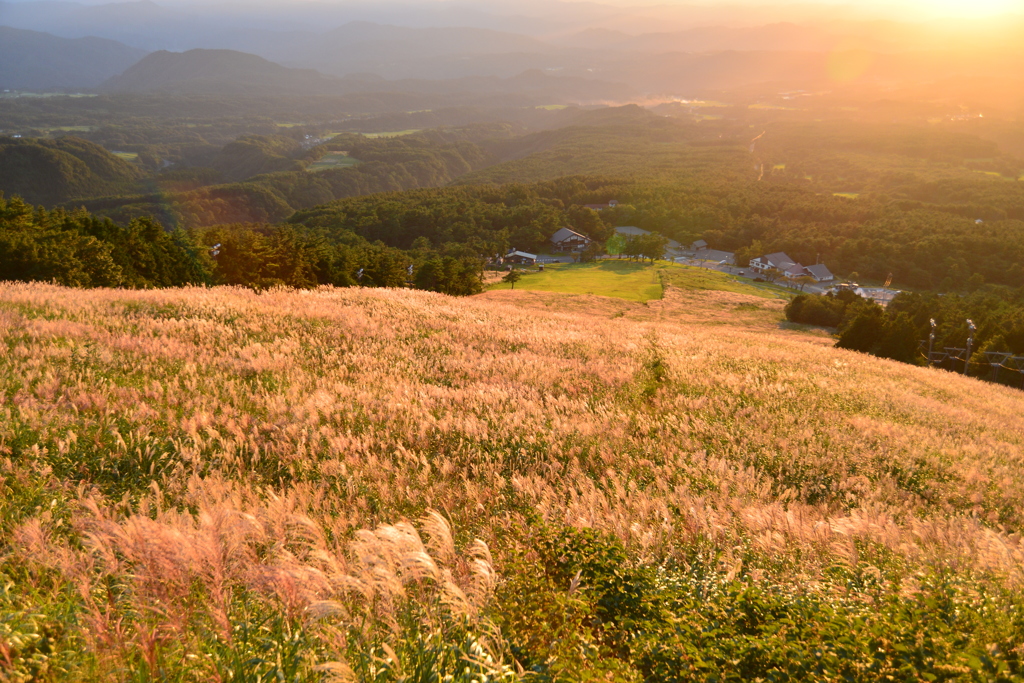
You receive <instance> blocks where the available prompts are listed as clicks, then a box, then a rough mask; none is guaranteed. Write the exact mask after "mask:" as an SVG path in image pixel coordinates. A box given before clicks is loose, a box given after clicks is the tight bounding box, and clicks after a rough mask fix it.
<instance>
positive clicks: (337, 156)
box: [306, 152, 359, 171]
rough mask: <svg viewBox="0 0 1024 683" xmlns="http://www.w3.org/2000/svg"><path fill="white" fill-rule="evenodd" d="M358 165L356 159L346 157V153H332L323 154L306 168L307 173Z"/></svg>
mask: <svg viewBox="0 0 1024 683" xmlns="http://www.w3.org/2000/svg"><path fill="white" fill-rule="evenodd" d="M358 163H359V160H358V159H353V158H352V157H350V156H349V155H348V153H347V152H332V153H330V154H325V155H323V156H322V157H320V158H319V159H317V160H316V161H314V162H313V163H311V164H310V165H309V166H307V167H306V170H307V171H323V170H325V169H328V168H344V167H346V166H355V165H356V164H358Z"/></svg>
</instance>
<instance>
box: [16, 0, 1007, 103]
mask: <svg viewBox="0 0 1024 683" xmlns="http://www.w3.org/2000/svg"><path fill="white" fill-rule="evenodd" d="M466 3H468V4H460V5H459V6H458V7H456V6H454V5H450V4H449V3H429V4H420V5H415V6H413V5H408V6H406V5H399V4H394V5H393V4H391V3H376V4H375V3H372V2H363V3H360V2H358V1H354V2H352V3H297V4H289V5H287V6H286V5H280V6H275V7H274V8H271V7H270V6H266V7H264V6H260V7H254V8H252V9H251V11H250V14H245V13H244V12H243V10H240V9H237V8H235V9H232V8H231V7H228V6H226V5H217V4H212V5H209V6H198V5H194V6H185V5H181V6H175V7H164V6H161V5H159V4H157V3H155V2H152V1H150V0H143V1H141V2H127V3H120V4H103V5H83V4H79V3H76V2H58V1H53V0H35V1H26V2H4V1H3V0H0V23H7V24H9V25H11V26H16V27H20V29H21V30H16V29H13V28H8V29H0V30H2V31H3V33H0V60H2V61H0V64H2V73H0V83H2V87H3V88H6V89H37V90H46V89H61V88H65V89H67V88H70V89H88V88H96V87H99V86H100V85H101V84H102V89H103V90H106V91H112V92H171V93H193V94H240V93H244V94H266V93H273V94H280V95H312V94H353V93H364V92H370V93H382V92H387V93H418V94H437V95H446V94H455V93H465V92H470V91H472V92H476V93H478V94H484V95H486V94H500V95H506V94H512V93H515V94H521V95H526V96H527V97H529V98H534V99H539V100H544V101H545V103H568V102H601V101H616V102H622V101H640V99H642V98H659V97H664V96H673V97H683V98H688V97H706V96H708V94H709V93H711V96H712V97H713V93H714V92H721V91H723V90H731V89H736V88H751V87H755V86H756V87H759V88H761V90H762V91H764V92H778V91H779V90H785V89H790V90H792V89H806V90H828V89H830V88H832V87H834V86H837V85H838V86H842V85H845V84H850V83H862V84H872V85H874V86H877V87H883V88H889V87H900V88H903V87H917V86H921V85H927V84H933V83H939V82H946V81H949V80H950V79H954V80H956V81H957V82H962V83H969V81H970V79H974V78H996V79H999V80H1001V81H1006V82H1011V83H1012V82H1013V81H1014V79H1018V78H1021V77H1024V44H1021V43H1020V41H1019V40H1018V39H1017V37H1018V36H1019V35H1021V34H1024V19H1021V20H1014V19H1007V20H1005V21H1003V22H999V23H994V24H991V25H988V26H986V27H984V29H983V30H982V28H979V26H981V25H980V24H973V23H972V22H969V21H966V20H965V21H964V22H960V23H959V24H954V23H951V22H930V23H928V22H919V23H916V24H910V23H905V22H904V23H900V22H896V21H891V20H885V21H882V20H875V21H864V20H858V21H853V20H848V19H847V20H842V21H840V20H839V19H837V17H842V16H843V13H844V12H846V10H841V9H837V8H834V7H833V8H824V7H821V6H817V8H815V7H814V6H811V5H807V6H803V9H800V10H799V12H798V11H797V10H798V9H799V7H800V6H797V5H793V6H792V7H790V9H786V8H779V7H776V8H774V10H773V14H772V15H773V16H776V17H785V16H789V15H794V14H801V15H802V16H803V17H804V18H805V19H807V20H806V21H805V22H803V23H797V22H794V21H779V20H776V21H774V22H765V23H756V22H758V21H760V20H761V19H763V18H764V16H766V15H767V14H769V12H768V10H767V9H766V8H765V7H758V8H750V9H749V12H748V11H747V10H744V11H743V12H739V10H736V8H733V14H732V15H729V13H728V12H726V11H725V10H724V9H722V8H721V7H719V8H718V9H716V10H714V11H711V10H710V9H708V8H701V7H696V6H694V7H688V8H683V7H681V6H664V7H635V8H618V9H615V8H612V7H611V6H605V5H600V4H599V3H571V4H567V3H562V2H557V1H552V2H550V3H545V2H542V1H541V0H529V1H527V2H523V3H516V2H513V1H512V0H493V2H490V3H489V4H484V3H482V2H476V3H475V4H474V0H466ZM435 5H436V6H435ZM403 8H404V9H403ZM794 8H795V9H794ZM406 10H408V11H406ZM684 10H685V11H684ZM851 11H852V10H851ZM517 12H519V13H517ZM659 13H660V14H659ZM655 15H657V16H661V17H663V19H664V21H662V22H661V23H662V24H663V30H657V31H652V30H646V31H643V32H637V31H638V29H650V28H652V27H656V26H657V25H658V24H657V22H653V21H648V19H649V18H650V17H652V16H655ZM729 16H732V17H733V19H732V21H731V23H729V22H726V23H719V24H712V23H708V24H706V25H703V26H695V25H693V24H694V22H697V21H698V20H701V19H703V20H706V21H708V22H711V21H724V20H725V19H726V18H728V17H729ZM345 17H348V18H355V19H356V20H354V21H348V22H346V23H342V25H340V26H338V25H337V24H333V23H330V22H332V21H335V20H340V19H342V18H345ZM382 17H391V18H392V19H394V20H395V21H396V22H397V23H403V24H404V25H391V24H383V23H380V22H379V21H368V20H367V19H368V18H382ZM317 18H319V19H320V20H322V23H320V24H317V23H316V21H315V19H317ZM499 19H501V20H502V21H499ZM530 19H533V21H532V23H531V21H529V20H530ZM504 20H508V21H504ZM503 21H504V23H502V22H503ZM743 21H746V23H747V25H740V24H742V22H743ZM443 22H451V23H455V22H458V23H460V24H461V25H459V26H452V25H451V23H449V25H448V26H443V25H431V24H440V23H443ZM498 25H502V26H508V27H509V28H510V29H512V30H505V31H502V30H496V29H495V28H494V27H495V26H498ZM40 27H43V28H44V29H45V30H47V31H48V32H51V33H53V34H55V35H47V34H43V33H38V32H32V31H29V30H25V29H38V28H40ZM88 32H91V33H92V34H94V35H98V36H102V37H103V38H92V37H88V38H86V37H80V36H82V35H83V34H88ZM57 36H61V37H57ZM104 39H106V40H104ZM114 39H116V40H119V41H121V42H120V43H117V42H113V40H114ZM129 46H134V47H129ZM151 48H155V49H157V51H156V52H153V53H151V54H150V55H149V56H146V57H145V58H144V59H142V57H143V55H144V53H143V50H144V49H145V50H149V49H151ZM965 92H966V91H965ZM943 94H948V95H949V99H950V100H956V99H958V97H959V95H957V94H955V93H953V94H950V93H946V92H944V93H943ZM1010 95H1012V93H1007V98H1004V99H1007V101H1009V100H1010V99H1012V97H1010ZM972 101H973V98H972ZM462 102H463V103H465V100H462ZM443 104H444V105H447V104H451V103H443Z"/></svg>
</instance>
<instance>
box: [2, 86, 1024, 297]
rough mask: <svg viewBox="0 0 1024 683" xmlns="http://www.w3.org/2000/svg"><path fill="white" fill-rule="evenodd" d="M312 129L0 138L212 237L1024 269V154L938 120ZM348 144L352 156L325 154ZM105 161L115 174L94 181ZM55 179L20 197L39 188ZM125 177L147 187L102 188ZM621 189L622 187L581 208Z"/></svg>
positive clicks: (975, 271)
mask: <svg viewBox="0 0 1024 683" xmlns="http://www.w3.org/2000/svg"><path fill="white" fill-rule="evenodd" d="M300 130H306V129H300ZM406 133H408V132H406ZM312 135H313V134H312V133H301V134H299V133H294V132H288V133H287V134H285V133H284V132H282V131H281V130H279V131H278V132H277V133H274V134H248V135H242V136H240V137H238V138H237V139H235V140H233V141H232V142H230V143H228V144H226V145H224V146H222V147H219V148H214V147H212V146H210V147H209V149H208V150H207V152H204V153H203V154H198V156H195V157H193V159H192V161H191V162H189V163H182V164H175V165H173V166H172V167H170V168H167V169H164V170H162V171H158V172H149V173H146V172H143V171H142V170H140V168H141V167H144V166H145V164H146V163H149V162H146V161H144V160H141V157H140V160H137V162H136V163H134V164H131V163H128V162H126V161H124V160H122V159H119V158H117V157H115V156H113V155H111V154H109V153H107V152H105V151H104V150H103V149H101V148H99V147H98V146H96V145H93V144H92V143H89V142H86V141H83V140H77V139H76V138H74V137H62V138H58V139H57V140H54V141H48V140H40V141H25V140H14V139H7V144H6V146H5V147H3V150H7V152H6V153H13V152H10V150H23V149H31V150H34V152H33V153H36V154H53V155H56V154H62V155H64V156H65V157H68V159H72V161H69V162H67V164H65V166H66V167H67V168H68V169H70V170H68V173H69V174H70V175H72V176H74V179H73V180H74V181H73V182H71V181H69V182H65V183H64V187H65V190H66V191H70V190H69V189H68V188H76V187H81V188H82V189H81V192H84V193H85V194H86V195H89V194H90V192H89V188H90V187H97V188H99V189H98V190H97V192H96V193H94V194H92V195H91V196H88V197H87V198H85V199H74V200H71V201H67V202H66V203H65V204H64V208H65V209H66V210H67V212H68V213H69V215H76V214H75V211H76V210H77V209H78V208H79V207H84V208H85V209H86V210H87V212H88V213H90V214H92V215H94V216H96V217H98V218H97V219H101V218H108V219H111V220H112V221H113V223H116V224H118V225H123V226H130V225H132V224H133V222H135V221H139V220H154V221H156V222H158V223H160V224H162V225H163V226H164V227H165V228H168V229H171V230H183V231H184V233H183V234H188V235H189V239H191V240H192V241H193V242H194V243H195V244H196V245H197V247H196V248H197V249H200V250H204V249H205V250H209V249H211V248H212V247H213V245H214V244H216V243H228V242H230V241H231V238H230V233H231V228H229V227H227V226H240V225H245V226H249V227H247V228H246V230H252V231H255V232H254V233H253V234H258V235H263V236H270V235H281V234H284V233H285V232H288V233H289V234H291V235H293V237H290V238H289V239H286V240H283V241H281V242H280V243H279V244H277V246H275V247H274V248H273V249H271V252H273V251H274V250H275V249H276V250H280V249H287V248H288V247H286V246H284V245H287V244H291V245H299V244H305V243H306V242H304V240H312V241H313V242H316V243H317V244H321V243H322V244H329V245H332V246H331V247H330V248H331V249H338V248H340V246H339V245H342V244H346V245H348V246H352V245H353V244H355V242H353V240H357V242H358V241H359V240H362V241H365V242H366V243H367V244H377V243H379V245H380V246H379V248H381V249H392V250H398V251H399V252H402V253H405V254H407V256H406V257H403V258H405V261H404V262H405V263H406V265H405V266H404V267H405V268H407V267H408V265H411V264H413V263H414V262H417V263H418V262H420V261H422V260H423V258H425V257H423V256H422V254H421V255H420V256H415V255H412V250H414V249H419V250H420V251H421V252H422V251H424V250H427V251H432V252H434V253H436V254H438V255H444V256H447V257H450V258H455V259H468V260H472V261H475V262H479V261H483V260H485V259H487V258H490V257H493V256H494V255H496V254H500V253H503V252H504V251H505V250H508V249H511V248H516V249H524V250H530V251H543V250H546V249H548V248H549V246H550V245H549V243H548V239H549V238H550V237H551V235H552V234H553V233H554V232H555V231H557V230H558V229H559V228H561V227H571V228H572V229H574V230H576V231H578V232H581V233H583V234H585V235H588V236H589V237H591V238H592V239H594V240H596V241H597V242H598V243H599V244H601V243H603V242H604V241H605V240H607V239H608V238H609V237H610V235H611V234H612V232H613V229H614V228H615V227H617V226H623V225H633V226H637V227H640V228H643V229H646V230H650V231H654V232H658V233H661V234H663V235H665V236H666V237H669V238H672V239H675V240H677V241H679V242H680V243H683V244H689V243H691V242H693V241H695V240H697V239H704V240H706V241H707V242H708V243H709V244H710V245H711V246H712V247H714V248H717V249H723V250H729V251H735V252H736V253H737V257H738V259H739V261H740V265H744V260H745V259H746V258H750V257H752V256H756V255H760V254H763V253H770V252H775V251H784V252H786V253H788V254H789V255H790V256H791V257H793V258H794V259H795V260H797V261H800V262H802V263H814V262H824V263H825V264H827V265H828V266H829V268H830V269H831V270H832V271H833V272H835V273H837V274H838V275H840V276H841V277H852V278H854V279H859V280H863V281H867V282H870V281H877V282H882V281H885V280H888V279H889V278H890V276H891V278H892V282H893V284H894V286H896V287H898V288H903V289H914V290H924V291H938V292H962V293H967V292H970V291H975V290H978V289H979V288H981V287H983V286H985V285H987V284H988V285H994V286H1004V287H1018V286H1020V285H1021V283H1022V279H1024V182H1021V181H1020V180H1017V179H1015V178H1013V177H1011V176H1012V169H1013V168H1015V167H1018V166H1020V165H1022V164H1024V162H1021V161H1020V160H1019V159H1016V158H1015V157H1013V156H1012V155H1009V154H1007V153H1005V152H1002V151H1000V149H1001V148H1000V147H999V146H998V145H997V144H996V143H994V142H993V141H991V140H987V139H984V138H982V137H979V136H976V135H971V134H967V133H964V132H954V131H951V130H947V129H945V128H941V127H934V128H921V127H915V126H906V125H888V126H885V125H879V124H867V123H856V122H854V123H851V122H838V121H832V122H828V121H826V122H793V121H788V122H787V121H781V122H775V123H771V124H769V125H766V126H764V128H763V129H762V130H758V129H757V128H754V127H753V126H752V124H750V123H743V122H740V121H729V120H713V121H699V122H697V121H691V120H686V119H681V118H668V117H664V116H656V115H654V114H652V113H650V112H649V111H646V110H644V109H642V108H640V107H636V106H628V107H621V108H610V109H602V110H595V111H589V112H577V113H576V114H575V115H574V116H573V118H572V120H571V123H570V125H568V126H562V127H559V128H554V129H552V130H548V131H541V132H534V133H529V132H524V131H523V130H522V129H520V128H517V127H516V126H514V125H512V124H475V125H469V126H461V127H454V128H441V129H436V130H430V131H421V132H413V133H411V134H405V135H402V136H398V137H384V138H373V137H367V136H365V135H361V134H356V133H336V134H332V135H331V136H330V137H329V139H320V138H311V136H312ZM311 139H312V142H310V140H311ZM74 154H77V155H78V156H77V157H74V156H73V155H74ZM339 157H340V158H344V159H345V160H346V161H348V162H350V163H346V164H343V165H336V166H332V165H331V164H330V163H323V164H321V163H320V160H322V159H327V158H339ZM39 168H43V166H42V165H39ZM314 169H316V170H314ZM34 171H38V168H36V169H34ZM75 174H78V175H75ZM87 174H91V175H87ZM79 176H80V178H79ZM94 176H95V177H97V178H106V179H107V180H104V181H102V182H101V181H99V180H96V181H95V182H94V185H90V184H89V183H90V182H93V181H91V180H90V178H93V177H94ZM79 181H80V182H79ZM226 181H234V182H226ZM54 182H55V183H57V185H60V184H61V183H60V180H59V178H58V179H57V180H55V181H54ZM76 183H78V184H77V185H76ZM104 183H105V184H104ZM46 187H48V186H47V185H46V183H39V184H37V185H36V192H37V194H36V195H28V196H27V197H26V199H27V200H28V201H30V202H32V203H37V202H38V192H40V191H42V189H45V188H46ZM114 187H122V188H123V187H131V188H134V189H135V191H136V194H125V193H123V192H122V193H119V194H118V193H115V194H109V190H108V188H114ZM76 192H78V191H77V190H76ZM15 194H20V193H15ZM104 194H107V196H102V195H104ZM51 200H52V197H51ZM610 200H617V202H618V204H617V206H615V207H614V208H606V209H605V210H603V211H600V212H594V211H592V210H590V209H587V208H584V207H585V205H588V204H597V205H606V204H607V203H608V202H609V201H610ZM41 203H44V202H41ZM210 235H217V237H216V239H213V238H211V239H206V237H205V236H210ZM246 239H249V238H246ZM261 239H262V238H261ZM296 240H297V241H296ZM249 241H250V242H251V244H256V243H257V242H259V240H257V239H255V238H252V239H250V240H249ZM294 248H295V249H299V247H298V246H294ZM346 248H347V247H346ZM257 251H258V250H257ZM275 253H276V252H275ZM360 253H363V252H360ZM367 253H368V252H367ZM304 258H305V257H304ZM332 258H333V257H332ZM287 260H288V259H284V260H282V259H280V258H277V260H276V262H286V261H287ZM292 260H294V259H292ZM428 260H429V259H428ZM369 262H370V261H369V260H367V259H365V258H363V257H362V256H360V257H358V258H357V257H354V256H353V257H349V256H346V257H345V258H341V257H339V258H337V259H335V260H334V261H332V263H335V265H333V266H331V267H326V266H323V267H320V268H319V269H313V270H312V271H303V270H302V269H301V268H299V269H298V270H296V271H294V272H304V273H305V274H303V275H301V276H300V275H295V274H294V272H292V273H291V274H284V275H282V273H283V272H284V271H280V268H278V269H277V271H280V272H277V271H275V272H277V274H276V275H267V274H266V273H264V274H263V275H258V276H257V275H252V276H246V277H245V278H242V277H241V276H239V277H236V278H235V280H233V281H238V282H241V281H243V280H246V278H248V279H249V280H250V281H252V282H270V281H281V282H285V283H289V284H295V285H297V286H310V285H315V284H322V283H348V282H351V281H353V280H352V278H354V277H355V274H356V273H358V272H359V270H360V269H362V270H363V273H364V275H363V278H364V281H366V282H378V280H379V282H381V283H383V282H397V281H403V282H404V281H405V280H404V279H403V278H397V277H391V276H384V275H379V276H378V275H373V276H371V275H368V273H371V272H373V273H377V272H379V271H381V269H380V268H378V267H376V266H375V267H373V268H368V267H367V264H368V263H369ZM467 262H468V261H467ZM338 264H345V265H338ZM258 270H259V269H255V270H254V269H253V268H252V267H249V268H248V270H246V269H242V270H237V271H236V272H238V273H241V272H243V271H244V272H250V273H255V272H257V271H258ZM264 270H266V269H264ZM273 270H275V269H274V268H271V269H270V270H269V271H267V272H270V271H273ZM285 270H287V269H285ZM384 270H386V269H384ZM289 272H291V271H289ZM467 272H468V270H467ZM342 273H344V275H343V274H342ZM239 278H241V279H239ZM367 278H369V279H367ZM213 281H217V278H216V277H214V278H213Z"/></svg>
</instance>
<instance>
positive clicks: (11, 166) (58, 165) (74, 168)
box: [0, 137, 143, 205]
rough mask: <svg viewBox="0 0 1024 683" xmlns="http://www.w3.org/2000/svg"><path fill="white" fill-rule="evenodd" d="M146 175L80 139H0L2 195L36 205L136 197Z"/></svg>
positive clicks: (0, 185)
mask: <svg viewBox="0 0 1024 683" xmlns="http://www.w3.org/2000/svg"><path fill="white" fill-rule="evenodd" d="M142 176H143V174H142V171H141V170H139V169H138V168H137V167H136V166H133V165H132V164H130V163H128V162H126V161H124V160H122V159H119V158H118V157H116V156H114V155H113V154H111V153H110V152H108V151H107V150H105V149H103V148H102V147H100V146H99V145H95V144H93V143H91V142H88V141H86V140H82V139H79V138H75V137H62V138H58V139H57V140H28V139H24V140H17V139H13V138H4V137H0V191H2V192H3V193H4V194H6V195H8V196H10V195H15V194H16V195H20V196H21V197H22V198H24V199H25V201H27V202H30V203H33V204H46V205H53V204H59V203H61V202H67V201H71V200H76V199H83V198H85V197H97V196H103V195H107V194H119V193H126V192H131V191H133V190H134V189H135V187H134V184H135V183H136V182H137V181H138V180H140V179H141V178H142Z"/></svg>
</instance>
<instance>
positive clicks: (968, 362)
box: [964, 318, 978, 375]
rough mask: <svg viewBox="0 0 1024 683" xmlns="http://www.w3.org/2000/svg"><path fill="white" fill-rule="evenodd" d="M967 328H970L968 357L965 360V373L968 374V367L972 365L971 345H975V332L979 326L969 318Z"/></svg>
mask: <svg viewBox="0 0 1024 683" xmlns="http://www.w3.org/2000/svg"><path fill="white" fill-rule="evenodd" d="M967 329H968V330H970V332H969V333H968V336H967V358H966V359H965V360H964V374H965V375H966V374H967V368H968V367H970V365H971V347H972V346H974V333H975V332H976V331H977V329H978V328H976V327H975V326H974V321H973V320H971V319H969V318H968V320H967Z"/></svg>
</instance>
